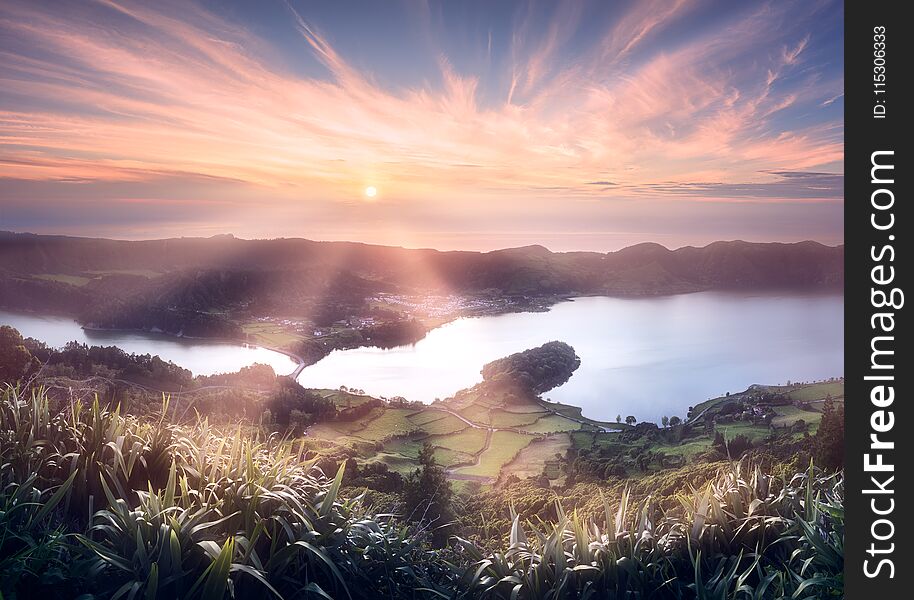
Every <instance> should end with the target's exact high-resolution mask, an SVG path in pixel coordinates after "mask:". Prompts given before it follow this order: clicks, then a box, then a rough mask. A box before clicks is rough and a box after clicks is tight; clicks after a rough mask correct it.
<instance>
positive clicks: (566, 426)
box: [518, 415, 582, 433]
mask: <svg viewBox="0 0 914 600" xmlns="http://www.w3.org/2000/svg"><path fill="white" fill-rule="evenodd" d="M581 428H582V425H581V424H580V423H578V422H576V421H572V420H570V419H566V418H565V417H561V416H559V415H548V416H546V417H543V418H541V419H538V420H537V421H536V422H535V423H533V424H531V425H524V426H523V427H518V429H520V430H522V431H527V432H529V433H553V432H556V431H576V430H578V429H581Z"/></svg>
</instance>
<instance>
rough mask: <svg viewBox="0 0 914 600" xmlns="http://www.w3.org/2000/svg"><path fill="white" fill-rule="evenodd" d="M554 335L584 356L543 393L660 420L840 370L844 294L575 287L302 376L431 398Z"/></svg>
mask: <svg viewBox="0 0 914 600" xmlns="http://www.w3.org/2000/svg"><path fill="white" fill-rule="evenodd" d="M550 340H561V341H563V342H567V343H569V344H571V345H572V346H573V347H574V348H575V350H576V351H577V353H578V355H579V356H580V357H581V367H580V368H579V369H578V370H577V371H576V372H575V374H574V375H573V376H572V377H571V379H570V380H569V381H568V382H567V383H566V384H564V385H562V386H561V387H558V388H556V389H554V390H552V391H551V392H548V393H547V394H545V396H546V397H548V398H551V399H552V400H556V401H560V402H566V403H569V404H574V405H576V406H581V407H582V408H583V410H584V414H585V415H587V416H590V417H592V418H596V419H604V420H615V417H616V415H617V414H621V415H622V416H623V417H625V416H626V415H630V414H631V415H635V416H636V417H637V418H638V419H639V420H655V421H658V420H659V419H660V417H661V416H663V415H668V416H672V415H679V416H681V417H684V416H685V414H686V410H687V408H688V407H689V406H691V405H694V404H697V403H698V402H701V401H703V400H706V399H708V398H711V397H715V396H718V395H721V394H723V393H724V392H727V391H730V392H736V391H741V390H743V389H745V388H746V387H748V386H749V385H751V384H753V383H766V384H777V383H786V382H787V381H794V382H796V381H812V380H819V379H825V378H829V377H837V376H842V375H843V373H844V299H843V296H841V295H837V294H808V295H807V294H745V293H725V292H702V293H697V294H683V295H677V296H665V297H658V298H637V299H622V298H605V297H588V298H578V299H575V300H573V301H569V302H562V303H559V304H557V305H555V306H554V307H552V309H551V310H549V311H548V312H542V313H516V314H506V315H498V316H491V317H479V318H462V319H458V320H456V321H453V322H451V323H449V324H447V325H445V326H443V327H440V328H438V329H435V330H433V331H431V332H430V333H429V334H428V335H427V336H426V337H425V339H423V340H421V341H419V342H418V343H416V344H414V345H409V346H401V347H398V348H392V349H389V350H382V349H378V348H358V349H354V350H344V351H334V352H333V353H331V354H330V355H329V356H327V357H326V358H324V359H323V360H321V361H319V362H317V363H315V364H314V365H311V366H309V367H307V368H305V369H304V370H303V371H302V373H301V375H300V376H299V379H298V380H299V382H300V383H301V384H302V385H305V386H307V387H331V388H335V387H338V386H340V385H347V386H350V387H355V388H361V389H364V390H365V391H366V392H367V393H369V394H373V395H384V396H398V395H399V396H405V397H406V398H407V399H410V400H421V401H423V402H430V401H432V400H434V399H435V398H445V397H447V396H450V395H452V394H453V393H454V392H455V391H457V390H459V389H461V388H465V387H468V386H471V385H473V384H475V383H477V382H479V381H480V380H481V376H480V374H479V371H480V369H481V368H482V366H483V365H484V364H485V363H487V362H489V361H491V360H494V359H496V358H499V357H502V356H505V355H508V354H511V353H512V352H518V351H520V350H525V349H527V348H532V347H535V346H539V345H540V344H543V343H545V342H548V341H550Z"/></svg>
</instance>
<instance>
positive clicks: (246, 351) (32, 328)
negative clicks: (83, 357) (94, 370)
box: [0, 310, 295, 375]
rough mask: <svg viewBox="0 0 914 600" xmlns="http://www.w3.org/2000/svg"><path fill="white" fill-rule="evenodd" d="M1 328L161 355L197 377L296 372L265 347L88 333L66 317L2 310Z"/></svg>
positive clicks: (53, 340)
mask: <svg viewBox="0 0 914 600" xmlns="http://www.w3.org/2000/svg"><path fill="white" fill-rule="evenodd" d="M0 325H10V326H12V327H15V328H16V329H18V330H19V332H20V333H21V334H22V336H23V337H33V338H35V339H36V340H41V341H42V342H44V343H45V344H47V345H48V346H53V347H61V346H64V345H65V344H66V343H67V342H70V341H77V342H80V343H83V344H88V345H89V346H117V347H118V348H120V349H122V350H124V351H126V352H130V353H132V354H152V355H158V356H159V357H160V358H162V359H163V360H170V361H172V362H173V363H175V364H177V365H180V366H182V367H184V368H185V369H190V371H191V372H192V373H193V374H194V375H212V374H214V373H231V372H234V371H237V370H238V369H240V368H241V367H246V366H249V365H252V364H254V363H264V364H268V365H270V366H271V367H273V370H274V371H276V373H277V374H278V375H288V374H289V373H291V372H292V371H293V370H295V361H294V360H292V359H291V358H289V357H288V356H286V355H285V354H281V353H279V352H274V351H272V350H267V349H266V348H257V347H254V346H245V345H241V344H233V343H223V342H211V341H204V340H194V339H187V338H176V337H173V336H166V335H155V334H150V333H142V332H133V331H100V330H91V329H90V330H86V329H83V328H82V327H80V325H79V323H77V322H76V321H74V320H73V319H68V318H66V317H48V316H40V315H34V314H23V313H14V312H7V311H2V310H0Z"/></svg>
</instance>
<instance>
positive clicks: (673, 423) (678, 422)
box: [670, 416, 682, 427]
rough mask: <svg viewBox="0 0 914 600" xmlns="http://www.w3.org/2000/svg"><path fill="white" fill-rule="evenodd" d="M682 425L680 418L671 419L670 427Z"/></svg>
mask: <svg viewBox="0 0 914 600" xmlns="http://www.w3.org/2000/svg"><path fill="white" fill-rule="evenodd" d="M680 423H682V419H680V418H679V417H676V416H673V417H670V427H676V426H677V425H679V424H680Z"/></svg>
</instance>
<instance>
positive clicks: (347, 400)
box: [315, 389, 374, 408]
mask: <svg viewBox="0 0 914 600" xmlns="http://www.w3.org/2000/svg"><path fill="white" fill-rule="evenodd" d="M315 391H316V392H317V393H318V394H320V396H321V397H322V398H329V399H330V400H331V401H332V402H333V403H334V404H336V406H337V407H338V408H350V407H354V406H359V405H361V404H365V403H366V402H370V401H371V400H374V398H372V397H371V396H365V395H360V394H350V393H349V392H341V391H340V390H327V389H321V390H315Z"/></svg>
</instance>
